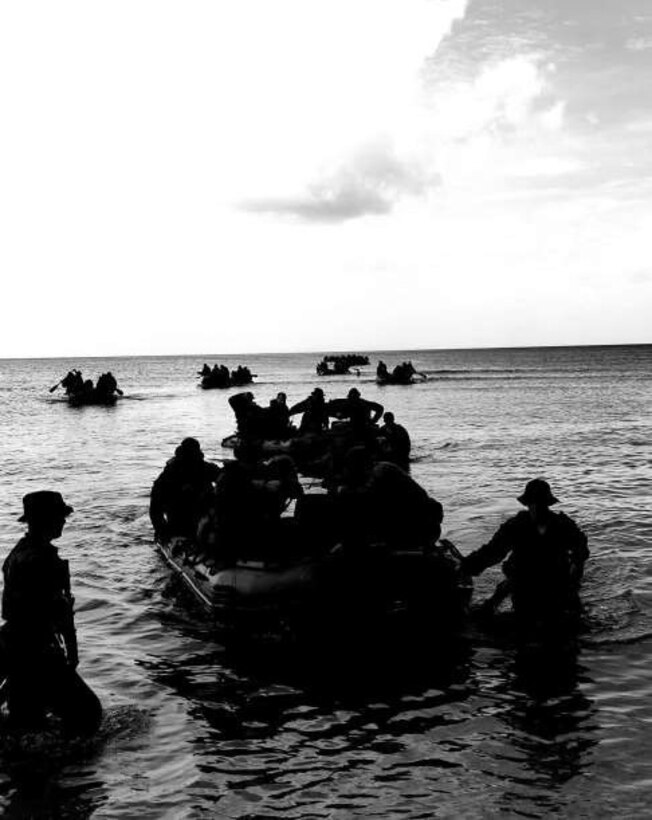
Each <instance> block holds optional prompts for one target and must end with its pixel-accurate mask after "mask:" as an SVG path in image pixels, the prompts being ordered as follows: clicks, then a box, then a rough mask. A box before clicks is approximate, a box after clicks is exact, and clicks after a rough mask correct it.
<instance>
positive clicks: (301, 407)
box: [289, 387, 328, 435]
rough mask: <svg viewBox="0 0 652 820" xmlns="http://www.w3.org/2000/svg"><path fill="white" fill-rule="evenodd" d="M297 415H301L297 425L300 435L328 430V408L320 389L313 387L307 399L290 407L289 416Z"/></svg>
mask: <svg viewBox="0 0 652 820" xmlns="http://www.w3.org/2000/svg"><path fill="white" fill-rule="evenodd" d="M297 413H303V415H302V417H301V423H300V424H299V432H300V433H301V434H302V435H304V434H307V433H321V432H323V431H324V430H326V429H327V428H328V408H327V405H326V400H325V398H324V391H323V390H322V389H321V387H315V389H314V390H313V391H312V393H311V394H310V395H309V396H308V398H307V399H304V400H303V401H300V402H298V403H297V404H294V405H293V406H292V407H290V410H289V415H290V416H294V415H296V414H297Z"/></svg>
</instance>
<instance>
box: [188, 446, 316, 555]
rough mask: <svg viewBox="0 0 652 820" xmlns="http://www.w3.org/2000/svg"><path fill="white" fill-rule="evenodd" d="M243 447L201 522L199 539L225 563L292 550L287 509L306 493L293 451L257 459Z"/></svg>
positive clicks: (218, 484) (228, 466) (227, 467)
mask: <svg viewBox="0 0 652 820" xmlns="http://www.w3.org/2000/svg"><path fill="white" fill-rule="evenodd" d="M247 455H248V453H246V452H239V453H238V460H237V461H231V462H227V463H226V464H225V465H224V469H223V470H222V472H221V474H220V477H219V479H218V480H217V482H216V485H215V492H214V493H213V494H212V495H211V504H210V505H209V507H208V509H207V511H206V513H205V514H204V516H203V517H202V520H201V521H200V524H199V530H198V535H199V544H200V548H201V549H202V551H204V552H205V553H206V554H207V555H208V557H209V558H210V559H211V561H212V562H213V563H214V564H215V565H216V566H219V567H225V566H232V565H233V564H235V563H237V561H239V560H256V561H267V560H272V561H274V560H278V559H280V558H281V559H282V558H283V557H284V556H288V555H289V553H290V552H291V550H290V548H289V542H290V541H291V540H293V533H292V532H291V526H285V525H290V522H289V521H282V520H281V514H282V513H283V511H284V510H285V508H286V507H287V505H288V503H289V501H290V500H291V499H293V498H298V497H299V496H300V495H302V493H303V490H302V488H301V485H300V483H299V479H298V476H297V472H296V468H295V466H294V463H293V461H292V459H291V458H290V457H289V456H275V457H274V458H272V459H270V460H269V461H268V462H262V463H261V462H257V463H256V462H255V461H254V460H253V459H251V460H250V459H249V458H247V457H246V456H247Z"/></svg>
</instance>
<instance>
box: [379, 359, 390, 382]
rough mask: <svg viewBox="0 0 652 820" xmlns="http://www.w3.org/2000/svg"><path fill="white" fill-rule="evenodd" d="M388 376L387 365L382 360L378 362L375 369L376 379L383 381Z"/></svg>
mask: <svg viewBox="0 0 652 820" xmlns="http://www.w3.org/2000/svg"><path fill="white" fill-rule="evenodd" d="M388 375H389V372H388V370H387V365H386V364H385V362H383V361H382V360H381V361H379V362H378V367H377V368H376V378H378V379H381V380H384V379H386V378H387V376H388Z"/></svg>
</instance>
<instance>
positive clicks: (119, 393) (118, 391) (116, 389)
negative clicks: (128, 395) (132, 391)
mask: <svg viewBox="0 0 652 820" xmlns="http://www.w3.org/2000/svg"><path fill="white" fill-rule="evenodd" d="M115 392H116V393H117V394H118V395H119V396H124V390H120V388H119V387H116V388H115Z"/></svg>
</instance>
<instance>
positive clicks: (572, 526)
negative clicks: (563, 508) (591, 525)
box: [560, 513, 589, 578]
mask: <svg viewBox="0 0 652 820" xmlns="http://www.w3.org/2000/svg"><path fill="white" fill-rule="evenodd" d="M560 516H561V517H562V520H563V522H564V527H565V529H566V536H567V539H568V547H569V552H570V558H571V562H572V565H573V569H574V571H575V573H576V575H577V576H578V577H579V578H581V577H582V572H583V569H584V563H585V562H586V559H587V558H588V557H589V543H588V542H589V539H588V538H587V537H586V534H585V533H584V532H583V531H582V530H581V529H580V528H579V527H578V526H577V524H576V523H575V522H574V521H573V519H572V518H569V517H568V516H567V515H564V513H560Z"/></svg>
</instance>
